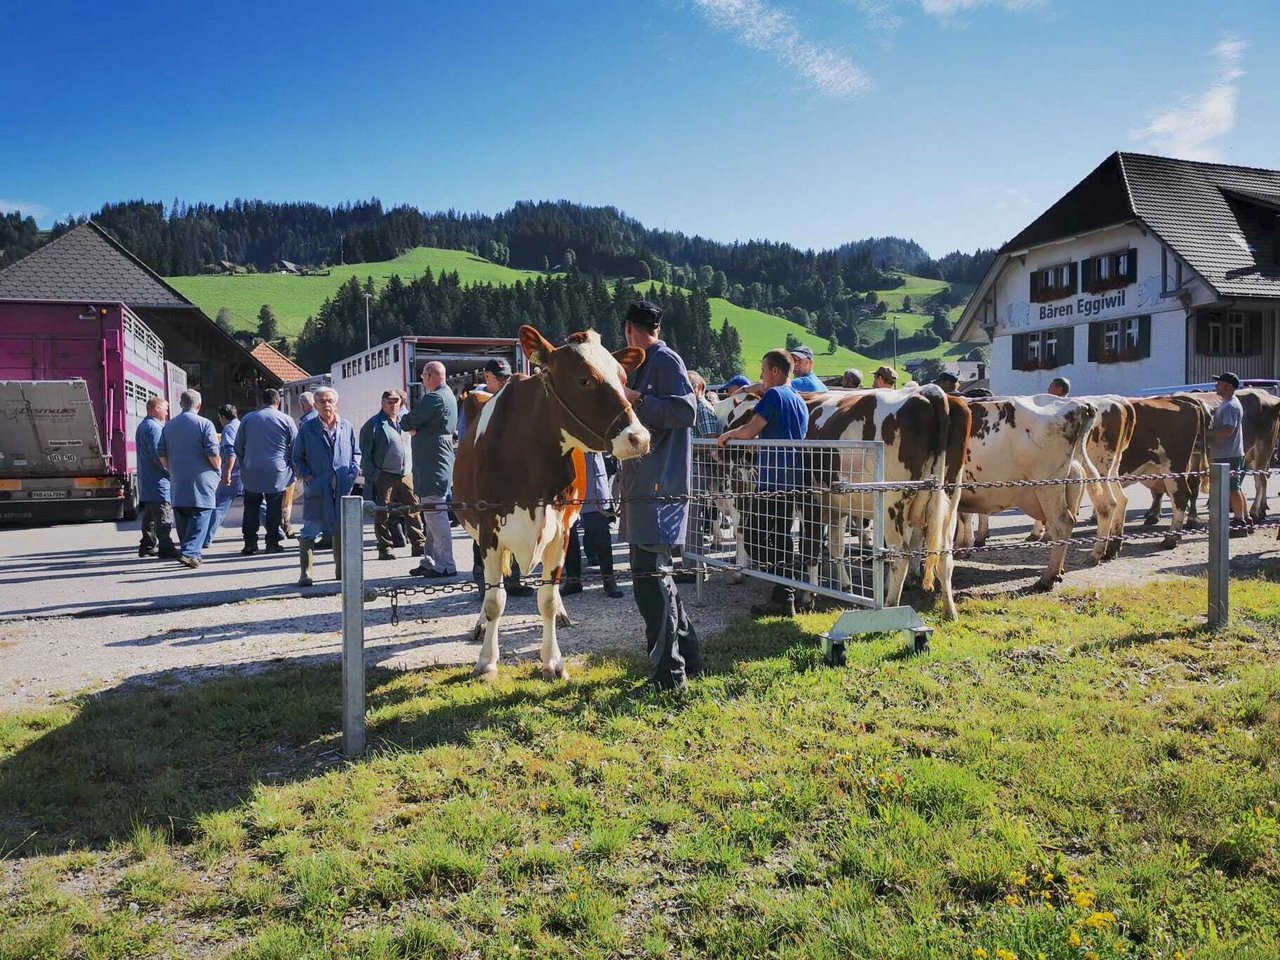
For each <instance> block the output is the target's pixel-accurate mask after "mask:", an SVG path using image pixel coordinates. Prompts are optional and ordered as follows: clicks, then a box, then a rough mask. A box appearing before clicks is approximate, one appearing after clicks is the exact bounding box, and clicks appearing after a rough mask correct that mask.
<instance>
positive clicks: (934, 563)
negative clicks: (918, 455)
mask: <svg viewBox="0 0 1280 960" xmlns="http://www.w3.org/2000/svg"><path fill="white" fill-rule="evenodd" d="M920 395H921V396H923V397H925V398H926V399H928V401H929V403H930V405H931V406H932V407H933V413H934V419H935V422H936V423H937V424H938V427H939V429H938V431H937V432H936V433H935V434H934V439H935V440H936V441H937V443H938V449H937V456H936V457H934V461H933V464H934V465H933V469H932V470H931V471H930V472H929V474H928V475H927V476H926V477H924V478H923V479H925V480H930V481H932V482H933V484H934V486H933V487H932V489H930V491H929V499H928V502H927V503H926V504H925V525H924V529H925V534H924V549H925V555H924V564H923V569H922V571H921V575H920V579H921V585H922V586H923V587H924V589H926V590H932V589H933V588H934V585H935V584H936V583H937V582H938V563H939V561H940V560H941V559H942V552H943V551H944V550H949V549H950V548H951V538H950V537H948V536H947V525H948V523H953V522H954V521H955V516H954V514H953V513H952V511H951V497H950V495H949V494H948V493H947V487H946V483H947V448H948V442H949V441H950V439H951V411H950V410H949V409H948V407H947V397H946V394H944V393H943V392H942V388H941V387H937V386H933V385H932V384H931V385H929V386H926V387H924V388H923V389H922V390H921V391H920ZM957 496H959V491H957Z"/></svg>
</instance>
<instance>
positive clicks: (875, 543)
mask: <svg viewBox="0 0 1280 960" xmlns="http://www.w3.org/2000/svg"><path fill="white" fill-rule="evenodd" d="M894 367H895V368H896V367H897V364H894ZM872 450H873V451H874V453H875V471H876V472H875V482H876V483H880V484H882V483H884V444H883V443H877V444H876V445H875V446H874V447H873V448H872ZM871 515H872V523H873V524H874V525H875V530H873V531H872V535H871V603H872V605H871V609H873V610H880V609H882V608H883V607H884V491H883V490H879V489H877V490H876V492H875V493H873V494H872V495H871ZM858 536H859V537H861V536H862V531H861V530H859V531H858ZM864 582H865V581H864Z"/></svg>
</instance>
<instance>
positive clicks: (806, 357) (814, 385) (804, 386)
mask: <svg viewBox="0 0 1280 960" xmlns="http://www.w3.org/2000/svg"><path fill="white" fill-rule="evenodd" d="M788 352H789V353H790V354H791V362H792V364H793V365H794V367H793V369H794V371H795V375H794V376H793V377H792V378H791V389H792V390H795V391H797V392H799V393H826V392H827V385H826V384H825V383H823V382H822V381H821V380H819V379H818V378H817V377H816V376H814V373H813V347H811V346H809V345H808V344H804V343H802V344H800V346H798V347H796V348H795V349H794V350H790V351H788Z"/></svg>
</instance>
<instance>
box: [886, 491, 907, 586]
mask: <svg viewBox="0 0 1280 960" xmlns="http://www.w3.org/2000/svg"><path fill="white" fill-rule="evenodd" d="M885 512H886V513H888V512H889V511H885ZM897 513H898V516H896V517H894V516H891V517H888V518H887V522H886V523H885V531H884V545H885V548H886V549H888V550H893V551H904V550H906V549H907V537H906V531H905V529H904V527H903V524H904V522H905V521H904V517H903V515H902V514H903V510H901V509H900V510H898V511H897ZM906 580H907V558H906V557H895V558H894V559H893V561H892V562H891V563H890V564H889V576H887V577H886V578H885V585H884V602H885V606H889V607H896V606H898V604H900V603H901V602H902V587H903V584H905V583H906Z"/></svg>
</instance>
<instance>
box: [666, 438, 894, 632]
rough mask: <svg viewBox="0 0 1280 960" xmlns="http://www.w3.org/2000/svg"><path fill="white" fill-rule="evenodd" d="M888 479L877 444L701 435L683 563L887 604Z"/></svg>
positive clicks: (844, 599) (695, 456) (864, 603)
mask: <svg viewBox="0 0 1280 960" xmlns="http://www.w3.org/2000/svg"><path fill="white" fill-rule="evenodd" d="M883 483H884V444H883V443H881V442H880V441H878V440H877V441H861V440H831V441H827V440H748V441H734V442H733V443H730V444H729V445H728V446H727V447H719V446H717V445H716V442H715V441H714V440H710V439H697V440H694V441H693V469H692V471H691V474H690V490H689V493H690V511H689V530H688V533H687V535H686V538H685V545H684V559H685V561H686V563H692V564H699V565H705V566H706V567H708V568H712V569H721V570H734V571H740V572H742V573H743V574H745V575H747V576H750V577H754V578H756V579H758V580H764V581H766V582H769V583H780V584H783V585H785V586H790V587H794V588H796V589H797V590H807V591H809V592H811V593H817V594H822V595H823V596H827V597H831V598H833V599H835V600H839V601H840V602H842V603H846V604H851V605H856V606H862V607H870V608H872V609H880V608H881V607H883V606H884V570H883V563H882V561H881V556H882V554H883V551H884V491H883V490H882V489H879V488H877V487H875V486H873V485H874V484H883ZM854 485H859V486H854ZM860 485H866V487H862V486H860ZM851 487H852V489H851Z"/></svg>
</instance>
